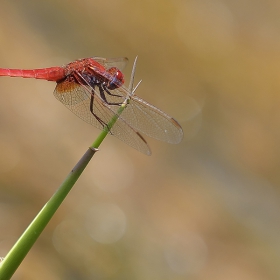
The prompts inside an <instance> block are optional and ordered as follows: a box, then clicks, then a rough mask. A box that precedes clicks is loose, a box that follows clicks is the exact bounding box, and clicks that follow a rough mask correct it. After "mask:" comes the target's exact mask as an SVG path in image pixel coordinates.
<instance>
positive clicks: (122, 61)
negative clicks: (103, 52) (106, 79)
mask: <svg viewBox="0 0 280 280" xmlns="http://www.w3.org/2000/svg"><path fill="white" fill-rule="evenodd" d="M93 59H94V60H95V61H97V62H98V63H100V64H101V65H103V66H104V67H105V68H106V69H108V68H111V67H117V68H118V69H120V70H123V69H124V68H125V66H126V64H127V62H128V58H127V57H115V58H103V57H97V56H95V57H93Z"/></svg>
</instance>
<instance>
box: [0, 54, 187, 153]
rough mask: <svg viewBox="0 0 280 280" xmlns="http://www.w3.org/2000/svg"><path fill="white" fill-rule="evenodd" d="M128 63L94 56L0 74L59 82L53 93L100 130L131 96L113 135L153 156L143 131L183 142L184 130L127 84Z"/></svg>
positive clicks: (2, 69)
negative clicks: (124, 71)
mask: <svg viewBox="0 0 280 280" xmlns="http://www.w3.org/2000/svg"><path fill="white" fill-rule="evenodd" d="M127 62H128V59H127V58H125V57H121V58H102V57H91V58H83V59H78V60H75V61H73V62H70V63H68V64H67V65H65V66H59V67H48V68H42V69H32V70H25V69H9V68H0V76H9V77H22V78H35V79H43V80H47V81H53V82H56V88H55V90H54V96H55V97H56V98H57V99H58V100H59V101H60V102H61V103H62V104H63V105H64V106H66V107H67V108H68V109H69V110H70V111H72V112H73V113H74V114H75V115H77V116H78V117H79V118H81V119H82V120H84V121H85V122H87V123H89V124H91V125H93V126H95V127H96V128H98V129H104V128H105V127H106V126H107V125H108V123H109V121H110V120H111V119H112V117H113V116H114V115H116V114H117V112H118V109H119V107H120V106H121V104H122V103H123V102H124V101H125V99H126V98H128V97H129V103H128V105H127V107H126V108H125V109H124V111H123V112H122V114H121V115H119V116H118V120H117V122H116V123H115V124H114V126H113V127H111V128H110V134H112V135H114V136H115V137H117V138H118V139H120V140H122V141H123V142H125V143H126V144H128V145H129V146H131V147H133V148H135V149H136V150H138V151H140V152H142V153H144V154H146V155H150V154H151V150H150V147H149V145H148V143H147V141H146V140H145V138H144V137H143V136H142V134H145V135H147V136H149V137H152V138H155V139H157V140H161V141H164V142H167V143H171V144H177V143H179V142H181V140H182V138H183V130H182V127H181V126H180V124H179V123H178V122H177V121H176V120H175V119H174V118H172V117H171V116H169V115H168V114H166V113H165V112H163V111H162V110H160V109H158V108H157V107H155V106H153V105H151V104H149V103H148V102H146V101H144V100H143V99H141V98H140V97H138V96H137V95H135V94H134V93H133V94H132V93H131V90H128V88H126V87H125V86H124V81H125V79H124V74H123V73H122V72H121V70H122V69H123V68H124V67H125V65H126V64H127Z"/></svg>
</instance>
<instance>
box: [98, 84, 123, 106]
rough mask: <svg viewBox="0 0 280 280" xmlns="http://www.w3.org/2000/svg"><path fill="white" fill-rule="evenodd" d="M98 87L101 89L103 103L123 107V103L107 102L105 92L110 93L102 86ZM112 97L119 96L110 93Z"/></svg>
mask: <svg viewBox="0 0 280 280" xmlns="http://www.w3.org/2000/svg"><path fill="white" fill-rule="evenodd" d="M97 86H98V88H99V92H100V97H101V98H102V99H103V101H105V102H106V103H107V104H108V105H118V106H120V105H122V102H109V101H108V100H107V98H106V96H105V91H106V93H108V91H107V90H106V89H104V88H103V87H102V85H97ZM110 95H112V96H118V95H115V94H111V93H110Z"/></svg>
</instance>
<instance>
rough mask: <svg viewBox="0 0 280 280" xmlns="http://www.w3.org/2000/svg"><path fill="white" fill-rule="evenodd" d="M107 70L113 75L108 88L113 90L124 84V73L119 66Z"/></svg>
mask: <svg viewBox="0 0 280 280" xmlns="http://www.w3.org/2000/svg"><path fill="white" fill-rule="evenodd" d="M107 71H108V73H109V74H110V76H111V77H110V79H109V80H108V84H107V88H108V89H111V90H113V89H115V88H119V87H121V86H122V85H123V84H124V75H123V73H122V72H121V71H120V70H119V69H118V68H116V67H112V68H110V69H108V70H107Z"/></svg>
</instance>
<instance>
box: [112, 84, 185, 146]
mask: <svg viewBox="0 0 280 280" xmlns="http://www.w3.org/2000/svg"><path fill="white" fill-rule="evenodd" d="M113 92H114V94H117V95H122V96H127V94H128V90H127V89H126V88H125V87H120V88H118V89H115V90H114V91H113ZM122 118H123V119H124V120H125V121H126V122H127V123H128V124H129V125H130V126H132V127H133V128H134V129H136V130H137V131H139V132H142V133H144V134H146V135H148V136H150V137H153V138H155V139H158V140H161V141H164V142H167V143H171V144H177V143H179V142H181V141H182V139H183V130H182V127H181V126H180V124H179V123H178V122H177V121H176V120H175V119H174V118H172V117H170V116H169V115H167V114H166V113H164V112H163V111H161V110H160V109H158V108H156V107H155V106H153V105H151V104H149V103H148V102H146V101H144V100H143V99H141V98H139V97H138V96H136V95H133V96H132V97H131V100H130V103H129V105H128V106H127V108H126V109H125V110H124V111H123V113H122Z"/></svg>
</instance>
